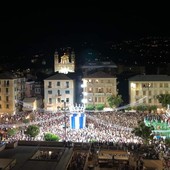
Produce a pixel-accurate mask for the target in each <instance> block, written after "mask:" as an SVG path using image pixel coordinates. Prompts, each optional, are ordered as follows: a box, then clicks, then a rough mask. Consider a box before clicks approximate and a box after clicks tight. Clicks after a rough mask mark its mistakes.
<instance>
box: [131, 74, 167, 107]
mask: <svg viewBox="0 0 170 170" xmlns="http://www.w3.org/2000/svg"><path fill="white" fill-rule="evenodd" d="M166 93H168V94H170V76H168V75H136V76H134V77H131V78H129V99H130V103H139V102H140V103H143V104H147V105H157V106H158V107H161V104H160V103H159V101H158V100H157V98H156V96H157V95H159V94H166Z"/></svg>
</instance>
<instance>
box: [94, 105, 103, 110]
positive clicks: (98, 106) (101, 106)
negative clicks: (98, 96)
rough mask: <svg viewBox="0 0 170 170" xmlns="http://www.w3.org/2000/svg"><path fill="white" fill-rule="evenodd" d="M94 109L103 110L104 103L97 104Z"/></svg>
mask: <svg viewBox="0 0 170 170" xmlns="http://www.w3.org/2000/svg"><path fill="white" fill-rule="evenodd" d="M96 109H97V110H103V109H104V104H97V105H96Z"/></svg>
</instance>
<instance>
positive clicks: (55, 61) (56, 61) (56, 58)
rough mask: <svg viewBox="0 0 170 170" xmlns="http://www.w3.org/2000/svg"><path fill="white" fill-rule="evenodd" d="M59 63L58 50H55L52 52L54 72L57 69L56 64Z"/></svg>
mask: <svg viewBox="0 0 170 170" xmlns="http://www.w3.org/2000/svg"><path fill="white" fill-rule="evenodd" d="M58 63H59V56H58V52H57V51H55V53H54V72H56V71H57V70H56V69H57V65H58Z"/></svg>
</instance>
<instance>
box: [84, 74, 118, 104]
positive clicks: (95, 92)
mask: <svg viewBox="0 0 170 170" xmlns="http://www.w3.org/2000/svg"><path fill="white" fill-rule="evenodd" d="M105 75H107V74H105ZM100 76H101V77H100ZM82 82H83V84H82V88H83V101H82V102H83V103H84V104H85V105H88V104H92V105H96V104H104V105H105V106H106V107H107V106H109V105H108V102H107V97H108V96H110V95H117V81H116V77H112V76H108V75H107V76H104V77H103V75H102V73H101V74H100V73H99V74H98V76H97V75H96V78H95V77H93V75H92V77H90V76H88V77H87V78H85V77H84V78H83V79H82Z"/></svg>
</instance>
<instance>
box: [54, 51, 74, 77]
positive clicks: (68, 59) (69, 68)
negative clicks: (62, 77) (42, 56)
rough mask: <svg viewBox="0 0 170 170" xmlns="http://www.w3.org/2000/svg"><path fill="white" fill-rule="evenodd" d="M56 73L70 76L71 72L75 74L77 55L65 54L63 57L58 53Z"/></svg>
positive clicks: (55, 59)
mask: <svg viewBox="0 0 170 170" xmlns="http://www.w3.org/2000/svg"><path fill="white" fill-rule="evenodd" d="M54 72H59V73H64V74H68V73H69V72H71V73H73V72H75V53H74V52H71V54H70V53H69V52H67V53H64V55H63V56H59V55H58V52H57V51H56V52H55V54H54Z"/></svg>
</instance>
